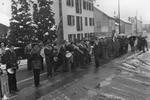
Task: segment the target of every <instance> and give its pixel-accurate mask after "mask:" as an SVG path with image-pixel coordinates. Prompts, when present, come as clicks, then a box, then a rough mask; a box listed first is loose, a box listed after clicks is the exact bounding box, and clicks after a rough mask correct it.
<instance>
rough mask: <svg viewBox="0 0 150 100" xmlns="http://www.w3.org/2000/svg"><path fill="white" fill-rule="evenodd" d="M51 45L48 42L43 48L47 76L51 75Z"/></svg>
mask: <svg viewBox="0 0 150 100" xmlns="http://www.w3.org/2000/svg"><path fill="white" fill-rule="evenodd" d="M52 49H53V48H52V46H51V45H50V44H48V45H47V46H46V47H45V49H44V53H45V61H46V66H47V77H49V76H50V77H52Z"/></svg>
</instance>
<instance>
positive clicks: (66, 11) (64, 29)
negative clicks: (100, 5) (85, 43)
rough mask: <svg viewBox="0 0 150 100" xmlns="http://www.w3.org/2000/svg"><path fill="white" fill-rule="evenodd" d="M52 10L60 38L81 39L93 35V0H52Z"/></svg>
mask: <svg viewBox="0 0 150 100" xmlns="http://www.w3.org/2000/svg"><path fill="white" fill-rule="evenodd" d="M52 8H53V10H54V13H55V22H56V25H57V28H58V29H60V28H59V27H60V25H61V31H60V32H59V33H58V39H61V40H68V41H74V40H76V39H77V40H82V39H84V38H90V37H91V36H93V35H94V24H95V23H94V13H93V12H94V7H93V0H54V3H53V7H52Z"/></svg>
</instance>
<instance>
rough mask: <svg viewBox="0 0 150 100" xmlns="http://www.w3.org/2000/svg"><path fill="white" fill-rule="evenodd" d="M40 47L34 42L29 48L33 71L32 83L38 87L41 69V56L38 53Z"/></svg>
mask: <svg viewBox="0 0 150 100" xmlns="http://www.w3.org/2000/svg"><path fill="white" fill-rule="evenodd" d="M40 51H41V47H40V46H39V45H38V44H34V45H33V48H32V50H31V66H32V69H33V73H34V85H35V87H38V86H39V85H40V84H39V83H40V82H39V81H40V71H41V69H42V64H43V58H42V56H41V55H40Z"/></svg>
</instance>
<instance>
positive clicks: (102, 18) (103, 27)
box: [94, 7, 115, 37]
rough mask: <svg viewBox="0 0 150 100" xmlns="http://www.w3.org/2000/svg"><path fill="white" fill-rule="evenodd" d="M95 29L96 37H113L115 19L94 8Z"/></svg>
mask: <svg viewBox="0 0 150 100" xmlns="http://www.w3.org/2000/svg"><path fill="white" fill-rule="evenodd" d="M94 19H95V27H94V31H95V34H96V36H98V37H99V36H108V37H110V36H112V32H113V31H114V30H115V19H114V18H112V17H110V16H108V15H107V14H105V13H104V12H102V11H101V10H99V9H97V8H96V7H94Z"/></svg>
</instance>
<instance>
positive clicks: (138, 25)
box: [128, 17, 143, 35]
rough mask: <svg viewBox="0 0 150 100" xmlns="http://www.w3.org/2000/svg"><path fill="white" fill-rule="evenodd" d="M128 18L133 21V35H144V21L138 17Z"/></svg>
mask: <svg viewBox="0 0 150 100" xmlns="http://www.w3.org/2000/svg"><path fill="white" fill-rule="evenodd" d="M128 20H129V21H130V22H131V23H132V35H142V33H143V22H142V21H141V20H139V19H137V17H129V19H128Z"/></svg>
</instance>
